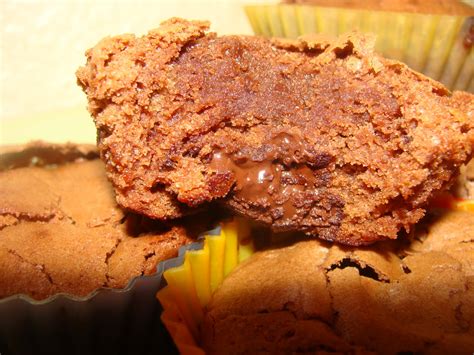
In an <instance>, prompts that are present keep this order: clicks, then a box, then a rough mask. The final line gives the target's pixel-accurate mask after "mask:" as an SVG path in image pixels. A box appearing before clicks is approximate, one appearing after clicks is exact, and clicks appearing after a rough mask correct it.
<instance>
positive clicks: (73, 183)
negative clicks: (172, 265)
mask: <svg viewBox="0 0 474 355" xmlns="http://www.w3.org/2000/svg"><path fill="white" fill-rule="evenodd" d="M0 160H1V166H2V169H5V168H8V169H6V170H2V171H0V298H4V297H8V296H11V295H17V294H24V295H28V296H30V297H31V298H33V299H36V300H43V299H46V298H48V297H50V296H53V295H55V294H58V293H66V294H70V295H74V296H86V295H88V294H89V293H91V292H93V291H94V290H96V289H99V288H102V287H109V288H124V287H125V286H127V284H128V283H129V282H130V281H131V280H132V279H133V278H134V277H136V276H141V275H149V274H152V273H154V272H155V271H156V265H157V264H158V263H159V262H160V261H162V260H165V259H168V258H171V257H174V256H176V255H177V252H178V249H179V247H180V246H182V245H185V244H187V243H189V242H191V241H193V240H194V239H193V236H195V235H196V234H197V233H199V230H187V229H186V228H185V224H184V223H182V222H179V223H175V225H164V224H163V223H156V222H152V221H148V222H146V223H145V222H144V220H145V221H146V219H144V218H142V217H140V216H135V215H133V214H131V213H129V212H126V211H124V210H123V209H122V208H120V207H119V206H118V205H117V203H116V201H115V196H114V192H113V188H112V186H111V185H110V183H109V182H108V181H107V178H106V176H105V169H104V164H103V163H102V161H101V160H100V159H99V158H98V153H97V151H96V149H95V148H92V147H88V148H87V149H86V150H84V149H83V147H82V148H81V147H78V146H75V145H72V144H70V145H67V146H63V145H48V144H44V143H43V144H40V145H38V144H34V145H32V146H28V147H24V148H22V149H20V150H19V151H16V152H12V151H9V152H8V153H5V154H3V155H2V156H1V157H0ZM20 163H21V164H20ZM19 165H21V166H19ZM29 165H33V166H29ZM12 167H13V168H12Z"/></svg>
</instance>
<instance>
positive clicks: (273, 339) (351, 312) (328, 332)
mask: <svg viewBox="0 0 474 355" xmlns="http://www.w3.org/2000/svg"><path fill="white" fill-rule="evenodd" d="M473 322H474V214H473V213H472V212H464V211H437V212H436V213H435V214H433V215H430V216H429V218H427V219H425V220H424V221H423V223H422V224H419V225H417V227H416V232H415V233H414V234H413V237H412V239H404V240H397V241H384V242H380V243H377V244H376V245H374V246H371V247H370V248H369V247H359V248H351V247H343V246H338V245H337V244H332V245H330V244H328V243H325V242H321V241H318V240H314V239H313V240H306V241H300V242H298V243H296V244H293V245H289V246H282V247H275V248H273V249H270V250H266V251H262V252H259V253H256V254H255V255H253V256H252V257H251V258H249V259H248V260H247V261H246V262H244V263H242V264H240V265H239V266H238V267H237V268H236V269H235V270H234V271H233V272H232V273H231V274H230V275H229V276H228V277H227V278H225V279H224V281H223V283H222V285H221V286H220V287H219V288H218V289H217V291H216V292H215V293H214V295H213V297H212V299H211V301H210V304H209V305H208V306H207V309H206V313H205V320H204V323H203V327H202V343H203V346H204V349H205V350H206V353H207V354H295V353H298V354H300V353H304V354H309V353H311V354H327V353H338V354H406V353H411V354H471V353H472V350H473V349H474V327H473Z"/></svg>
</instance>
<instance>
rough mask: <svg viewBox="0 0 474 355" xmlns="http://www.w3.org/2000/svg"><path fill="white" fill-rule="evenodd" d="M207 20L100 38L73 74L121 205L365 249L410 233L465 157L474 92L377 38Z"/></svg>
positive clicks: (473, 140) (473, 141)
mask: <svg viewBox="0 0 474 355" xmlns="http://www.w3.org/2000/svg"><path fill="white" fill-rule="evenodd" d="M208 26H209V25H208V23H207V22H200V21H186V20H182V19H176V18H175V19H170V20H168V21H166V22H164V23H163V24H161V26H160V27H159V28H157V29H155V30H152V31H150V32H149V33H148V34H147V35H145V36H143V37H135V36H134V35H123V36H117V37H111V38H106V39H104V40H102V41H101V42H99V43H98V44H97V45H96V46H95V47H94V48H92V49H90V50H89V51H88V52H87V64H86V65H85V66H84V67H82V68H80V69H79V70H78V72H77V77H78V81H79V84H80V85H81V86H82V88H83V89H84V91H85V92H86V94H87V97H88V99H89V110H90V112H91V114H92V115H93V117H94V120H95V123H96V126H97V129H98V144H99V149H100V154H101V156H102V159H103V160H104V161H105V163H106V168H107V174H108V177H109V179H110V180H111V181H112V183H113V185H114V187H115V191H116V193H117V199H118V202H119V203H120V204H121V205H122V206H124V207H126V208H128V209H131V210H134V211H136V212H139V213H143V214H146V215H148V216H150V217H153V218H158V219H168V218H175V217H178V216H181V215H183V214H185V213H189V212H190V211H192V208H194V207H196V206H199V205H201V204H203V203H207V202H210V201H217V202H219V203H223V204H224V205H226V206H228V207H230V208H231V209H233V210H234V211H236V212H237V213H239V214H242V215H245V216H248V217H251V218H253V219H255V220H257V221H260V222H262V223H264V224H266V225H269V226H271V227H272V228H273V229H274V230H279V231H293V230H298V231H303V232H305V233H307V234H310V235H314V236H319V237H320V238H323V239H327V240H332V241H338V242H341V243H345V244H352V245H361V244H369V243H372V242H374V241H376V240H380V239H386V238H396V236H397V233H398V231H399V230H400V229H401V228H404V229H407V230H408V229H409V228H410V226H411V225H412V224H414V223H416V222H417V221H418V220H419V219H420V218H421V217H422V216H423V215H424V213H425V205H426V203H427V201H428V200H429V198H430V197H431V196H432V195H433V193H435V192H437V191H439V190H441V189H443V188H445V187H446V186H447V185H449V184H450V182H451V181H452V180H453V178H454V177H455V176H456V175H457V174H458V168H459V166H460V165H461V164H462V163H465V162H466V161H468V160H469V158H470V157H471V155H472V150H473V146H474V117H473V115H474V96H473V95H471V94H468V93H465V92H454V93H450V92H449V91H448V90H447V89H446V88H445V87H444V86H442V85H441V84H439V83H437V82H435V81H433V80H431V79H429V78H427V77H425V76H423V75H421V74H418V73H416V72H414V71H412V70H410V69H409V68H408V67H407V66H406V65H404V64H402V63H400V62H397V61H393V60H388V59H385V58H383V57H381V56H379V55H377V54H375V53H374V51H373V45H374V38H373V37H371V36H367V35H360V34H348V35H344V36H341V37H339V38H337V39H332V40H329V39H326V38H322V37H306V38H300V39H299V40H297V41H289V40H278V39H275V40H268V39H264V38H259V37H251V36H221V37H219V36H217V35H216V34H214V33H208V32H206V31H207V29H208ZM413 50H416V48H413Z"/></svg>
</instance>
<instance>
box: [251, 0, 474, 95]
mask: <svg viewBox="0 0 474 355" xmlns="http://www.w3.org/2000/svg"><path fill="white" fill-rule="evenodd" d="M246 13H247V16H248V18H249V20H250V23H251V24H252V28H253V30H254V32H255V33H256V34H258V35H264V36H276V37H288V38H296V37H298V36H301V35H305V34H309V33H324V34H328V35H334V36H336V35H338V34H341V33H345V32H348V31H351V30H359V31H362V32H371V33H375V34H376V35H377V43H376V50H377V51H378V52H380V53H382V54H383V55H385V56H387V57H389V58H393V59H397V60H400V61H402V62H405V63H406V64H408V66H410V67H411V68H412V69H414V70H417V71H420V72H422V73H424V74H426V75H428V76H430V77H432V78H433V79H436V80H438V81H441V82H442V83H443V84H444V85H446V86H447V87H448V88H450V89H452V90H465V91H470V92H474V81H473V74H474V51H473V49H472V46H473V42H474V17H473V16H474V2H473V1H470V0H468V1H466V2H461V1H458V0H439V1H434V0H429V1H422V0H402V1H397V0H368V1H355V0H329V1H327V0H288V1H284V2H281V3H273V4H271V3H267V4H258V5H249V6H246Z"/></svg>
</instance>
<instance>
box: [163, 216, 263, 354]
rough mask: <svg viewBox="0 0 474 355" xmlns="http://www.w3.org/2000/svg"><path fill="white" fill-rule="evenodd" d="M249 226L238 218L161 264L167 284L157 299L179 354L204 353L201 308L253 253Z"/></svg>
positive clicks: (202, 312) (202, 313)
mask: <svg viewBox="0 0 474 355" xmlns="http://www.w3.org/2000/svg"><path fill="white" fill-rule="evenodd" d="M248 236H249V227H248V225H247V224H246V222H244V221H243V220H241V219H235V220H234V221H232V222H227V223H224V224H222V225H221V226H220V227H219V228H217V229H215V230H214V231H213V232H212V233H208V234H206V235H205V236H203V238H202V239H203V240H202V241H201V242H200V243H196V244H194V245H193V244H191V245H189V246H185V247H183V248H182V249H181V251H180V255H179V256H178V257H177V258H175V259H171V260H168V261H166V262H164V263H163V265H162V266H161V267H160V269H161V270H162V272H163V279H164V281H166V286H164V287H163V288H162V289H161V290H160V291H159V292H158V293H157V298H158V299H159V301H160V303H161V305H162V306H163V313H162V315H161V320H162V321H163V323H164V325H165V326H166V328H167V329H168V331H169V333H170V334H171V337H172V338H173V340H174V342H175V344H176V346H177V348H178V350H179V351H180V353H182V354H204V351H203V350H202V349H201V348H200V347H199V328H200V325H201V322H202V320H203V316H204V308H205V307H206V305H207V304H208V302H209V300H210V298H211V295H212V293H213V292H214V291H215V290H216V289H217V287H219V285H220V284H221V283H222V281H223V280H224V278H225V277H226V276H227V275H228V274H229V273H230V272H231V271H232V270H233V269H234V268H235V267H236V266H237V265H238V264H239V263H241V262H242V261H244V260H246V259H247V258H248V257H250V256H251V255H252V254H253V252H254V246H253V243H252V242H251V241H250V240H249V239H248Z"/></svg>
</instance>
